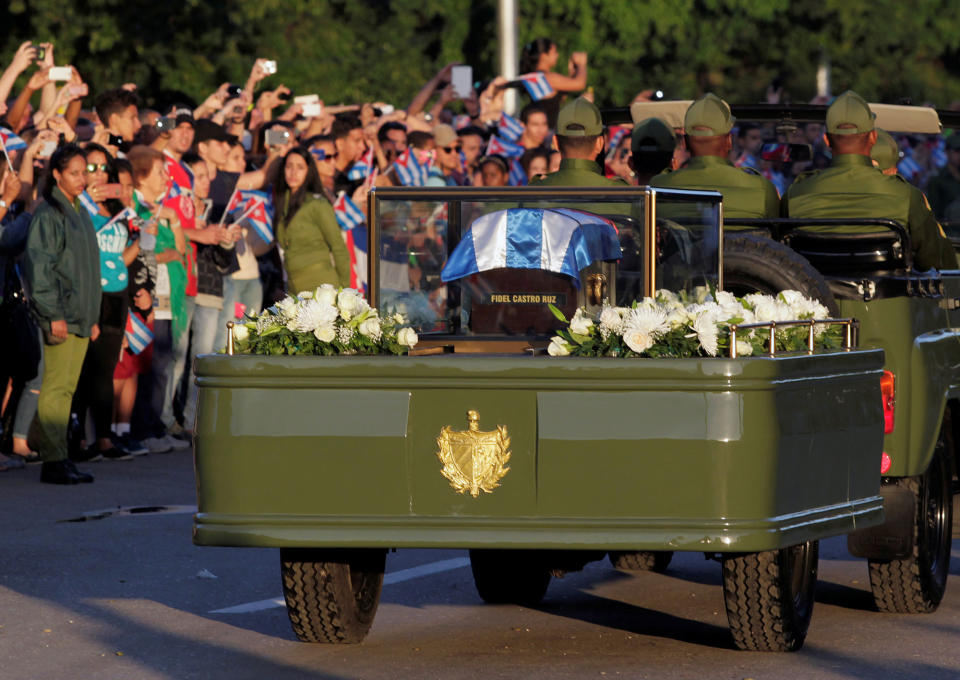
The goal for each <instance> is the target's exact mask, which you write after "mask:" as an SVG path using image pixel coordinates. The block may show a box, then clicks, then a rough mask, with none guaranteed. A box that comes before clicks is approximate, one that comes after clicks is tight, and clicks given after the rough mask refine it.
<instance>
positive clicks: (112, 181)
mask: <svg viewBox="0 0 960 680" xmlns="http://www.w3.org/2000/svg"><path fill="white" fill-rule="evenodd" d="M85 156H86V169H85V176H86V182H87V193H88V194H89V195H90V197H91V198H93V200H94V201H96V204H97V208H98V209H99V213H98V214H91V215H90V219H91V221H92V222H93V228H94V231H95V232H96V235H97V246H98V248H99V250H100V286H101V288H102V293H101V295H100V320H99V324H100V336H99V337H98V338H97V339H96V340H94V341H92V342H91V343H90V346H89V348H88V349H87V355H86V358H85V359H84V361H83V370H82V371H81V372H80V382H79V384H78V385H77V392H76V394H75V395H74V400H73V407H74V412H75V413H77V414H78V417H79V418H80V422H84V421H85V419H86V418H85V415H86V412H87V409H88V408H89V409H90V412H91V414H92V416H93V426H94V431H95V434H96V441H95V442H94V443H93V444H91V446H90V447H89V448H87V449H85V450H83V451H79V452H72V455H73V458H74V460H76V461H78V462H85V461H92V460H99V459H101V458H105V459H107V460H129V459H130V458H132V454H131V453H129V452H128V451H124V450H121V449H118V448H116V447H115V446H114V444H113V440H112V438H111V435H112V431H111V424H112V421H113V371H114V368H116V365H117V360H118V358H119V356H120V348H121V345H122V343H123V333H124V330H125V328H126V324H127V308H128V295H127V286H128V284H129V279H128V272H127V267H128V266H129V265H130V264H131V263H132V262H133V261H134V260H135V259H136V257H137V253H138V252H139V250H140V246H139V242H138V240H136V239H135V240H133V241H131V240H130V234H129V231H128V229H127V222H126V220H123V219H120V220H116V219H113V218H114V216H115V215H116V214H118V213H119V212H120V211H122V210H123V204H122V203H121V202H120V201H119V198H120V194H121V185H120V183H119V181H118V176H117V170H116V167H115V165H114V161H113V159H112V158H111V157H110V155H109V154H108V153H107V150H106V149H104V148H103V147H102V146H100V145H99V144H88V145H87V147H86V149H85Z"/></svg>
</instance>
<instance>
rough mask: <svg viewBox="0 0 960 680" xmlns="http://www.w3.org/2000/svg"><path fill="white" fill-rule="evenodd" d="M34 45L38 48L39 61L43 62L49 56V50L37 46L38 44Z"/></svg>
mask: <svg viewBox="0 0 960 680" xmlns="http://www.w3.org/2000/svg"><path fill="white" fill-rule="evenodd" d="M33 44H34V45H36V46H37V61H43V59H44V57H46V56H47V48H46V47H41V46H40V45H37V43H33Z"/></svg>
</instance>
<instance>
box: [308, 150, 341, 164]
mask: <svg viewBox="0 0 960 680" xmlns="http://www.w3.org/2000/svg"><path fill="white" fill-rule="evenodd" d="M310 153H311V154H313V157H314V158H316V159H317V160H318V161H332V160H333V159H334V158H336V157H337V152H336V151H334V152H333V153H327V150H326V149H310Z"/></svg>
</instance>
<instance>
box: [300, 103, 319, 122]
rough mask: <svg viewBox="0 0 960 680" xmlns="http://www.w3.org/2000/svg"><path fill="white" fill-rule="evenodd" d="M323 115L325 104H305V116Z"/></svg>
mask: <svg viewBox="0 0 960 680" xmlns="http://www.w3.org/2000/svg"><path fill="white" fill-rule="evenodd" d="M322 115H323V104H320V103H319V102H311V103H310V104H304V105H303V117H304V118H313V117H314V116H322Z"/></svg>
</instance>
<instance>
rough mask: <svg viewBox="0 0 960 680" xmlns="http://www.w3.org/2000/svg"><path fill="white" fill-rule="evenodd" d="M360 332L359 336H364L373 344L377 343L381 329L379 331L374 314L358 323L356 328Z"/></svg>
mask: <svg viewBox="0 0 960 680" xmlns="http://www.w3.org/2000/svg"><path fill="white" fill-rule="evenodd" d="M357 330H358V331H360V335H364V336H366V337H368V338H370V339H371V340H373V341H374V342H377V341H378V340H379V339H380V335H381V332H382V331H381V329H380V319H379V318H377V315H376V314H371V315H370V316H368V317H367V318H366V319H364V320H363V321H361V322H360V326H359V327H358V328H357Z"/></svg>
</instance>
